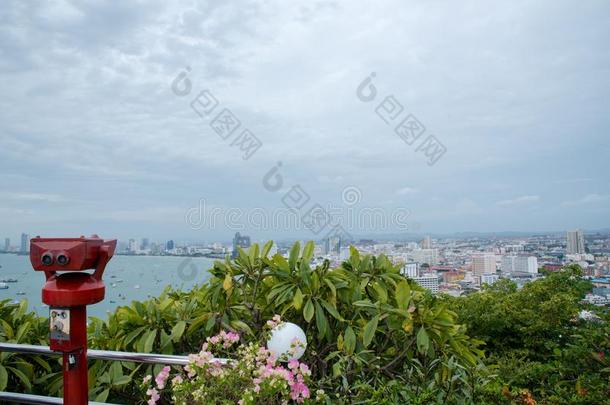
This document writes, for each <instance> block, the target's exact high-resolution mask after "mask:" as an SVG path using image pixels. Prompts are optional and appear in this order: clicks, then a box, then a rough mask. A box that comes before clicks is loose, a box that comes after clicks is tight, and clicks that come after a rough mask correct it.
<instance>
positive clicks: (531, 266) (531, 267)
mask: <svg viewBox="0 0 610 405" xmlns="http://www.w3.org/2000/svg"><path fill="white" fill-rule="evenodd" d="M501 266H502V272H503V273H530V274H537V273H538V259H537V258H536V257H535V256H504V257H502V264H501Z"/></svg>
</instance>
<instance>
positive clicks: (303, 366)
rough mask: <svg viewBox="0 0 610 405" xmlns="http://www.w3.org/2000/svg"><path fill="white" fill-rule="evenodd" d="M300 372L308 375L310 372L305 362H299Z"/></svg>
mask: <svg viewBox="0 0 610 405" xmlns="http://www.w3.org/2000/svg"><path fill="white" fill-rule="evenodd" d="M300 369H301V373H303V375H309V374H311V371H309V367H308V366H307V364H304V363H301V367H300Z"/></svg>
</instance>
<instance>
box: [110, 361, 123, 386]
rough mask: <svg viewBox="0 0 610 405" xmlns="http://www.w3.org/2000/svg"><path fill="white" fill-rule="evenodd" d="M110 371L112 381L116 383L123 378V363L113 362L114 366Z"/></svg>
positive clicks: (112, 365) (111, 366)
mask: <svg viewBox="0 0 610 405" xmlns="http://www.w3.org/2000/svg"><path fill="white" fill-rule="evenodd" d="M108 371H109V373H110V381H112V383H114V382H115V381H116V380H118V379H119V378H121V377H123V367H122V366H121V363H120V362H118V361H113V362H112V364H111V365H110V370H108Z"/></svg>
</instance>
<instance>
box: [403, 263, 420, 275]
mask: <svg viewBox="0 0 610 405" xmlns="http://www.w3.org/2000/svg"><path fill="white" fill-rule="evenodd" d="M402 275H403V276H406V277H409V278H415V277H419V264H418V263H417V262H407V263H405V264H404V265H403V266H402Z"/></svg>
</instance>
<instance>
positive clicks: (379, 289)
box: [373, 283, 388, 304]
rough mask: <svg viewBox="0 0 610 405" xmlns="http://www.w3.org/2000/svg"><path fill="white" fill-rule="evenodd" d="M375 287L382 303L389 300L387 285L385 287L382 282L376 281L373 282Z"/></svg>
mask: <svg viewBox="0 0 610 405" xmlns="http://www.w3.org/2000/svg"><path fill="white" fill-rule="evenodd" d="M373 289H374V290H375V292H376V293H377V298H378V299H379V301H381V303H384V304H385V303H386V302H388V292H387V291H386V289H385V287H383V286H382V285H381V284H378V283H375V284H373Z"/></svg>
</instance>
